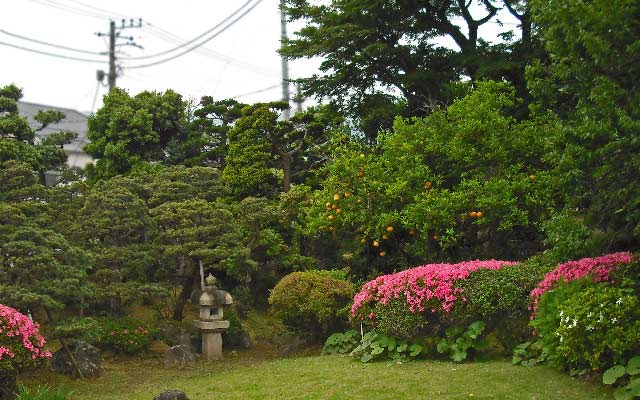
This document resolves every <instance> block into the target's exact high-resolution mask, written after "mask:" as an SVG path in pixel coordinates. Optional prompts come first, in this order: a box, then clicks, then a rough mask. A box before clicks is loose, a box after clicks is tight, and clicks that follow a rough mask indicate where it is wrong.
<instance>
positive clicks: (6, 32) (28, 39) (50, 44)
mask: <svg viewBox="0 0 640 400" xmlns="http://www.w3.org/2000/svg"><path fill="white" fill-rule="evenodd" d="M0 32H1V33H4V34H5V35H8V36H13V37H16V38H18V39H22V40H27V41H29V42H34V43H38V44H43V45H45V46H51V47H57V48H59V49H64V50H70V51H75V52H78V53H84V54H91V55H98V56H100V55H104V54H102V53H99V52H97V51H89V50H82V49H76V48H73V47H67V46H62V45H59V44H54V43H49V42H44V41H42V40H38V39H33V38H30V37H27V36H22V35H18V34H16V33H11V32H8V31H5V30H4V29H0Z"/></svg>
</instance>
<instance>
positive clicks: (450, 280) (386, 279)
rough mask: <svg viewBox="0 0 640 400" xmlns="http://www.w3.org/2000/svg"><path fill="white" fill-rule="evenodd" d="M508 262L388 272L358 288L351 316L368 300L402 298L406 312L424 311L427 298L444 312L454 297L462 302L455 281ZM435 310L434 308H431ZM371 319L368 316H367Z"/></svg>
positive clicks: (439, 265) (492, 261)
mask: <svg viewBox="0 0 640 400" xmlns="http://www.w3.org/2000/svg"><path fill="white" fill-rule="evenodd" d="M513 264H515V263H514V262H510V261H497V260H487V261H480V260H476V261H465V262H461V263H458V264H427V265H423V266H421V267H416V268H412V269H408V270H406V271H402V272H398V273H395V274H391V275H383V276H380V277H378V278H376V279H374V280H372V281H369V282H367V283H366V284H365V285H364V286H363V287H362V290H361V291H360V292H359V293H358V294H356V295H355V297H354V298H353V306H352V307H351V316H352V317H355V316H356V314H357V313H358V310H359V309H360V308H361V307H363V306H364V305H366V304H369V303H370V302H380V303H382V304H387V303H388V302H389V300H391V299H393V298H395V299H398V298H401V297H402V298H403V300H404V301H405V303H406V304H407V306H408V307H409V311H410V312H412V313H415V312H417V311H420V312H423V311H425V307H426V305H427V303H428V302H430V301H431V300H434V299H435V300H436V301H437V303H438V304H439V306H434V307H438V308H439V309H440V311H443V312H444V313H445V314H446V313H449V312H450V311H451V309H452V308H453V305H454V304H455V302H456V300H457V299H458V298H460V300H462V301H466V299H465V298H464V295H462V289H460V288H456V287H455V286H454V283H455V281H457V280H460V279H466V278H467V277H468V276H469V274H470V273H471V272H473V271H477V270H479V269H494V270H495V269H500V268H501V267H504V266H506V265H513ZM431 311H432V312H436V311H437V310H436V308H432V309H431ZM369 318H372V315H371V314H370V315H369Z"/></svg>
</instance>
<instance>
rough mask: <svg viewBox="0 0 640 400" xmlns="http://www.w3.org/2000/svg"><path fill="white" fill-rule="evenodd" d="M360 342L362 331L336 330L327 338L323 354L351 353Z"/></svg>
mask: <svg viewBox="0 0 640 400" xmlns="http://www.w3.org/2000/svg"><path fill="white" fill-rule="evenodd" d="M359 343H360V333H359V332H358V331H354V330H349V331H346V332H336V333H334V334H332V335H331V336H329V337H328V338H327V341H326V342H324V346H323V347H322V354H323V355H330V354H349V353H351V351H353V349H355V348H356V347H358V344H359Z"/></svg>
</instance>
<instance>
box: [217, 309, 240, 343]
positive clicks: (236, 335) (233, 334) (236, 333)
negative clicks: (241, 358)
mask: <svg viewBox="0 0 640 400" xmlns="http://www.w3.org/2000/svg"><path fill="white" fill-rule="evenodd" d="M224 319H226V320H227V321H229V329H227V330H226V331H224V332H223V333H222V342H223V343H224V345H225V346H228V347H241V346H242V337H243V336H244V334H245V331H244V328H243V327H242V322H241V321H240V317H239V316H238V312H237V311H236V309H235V307H228V308H227V307H225V310H224Z"/></svg>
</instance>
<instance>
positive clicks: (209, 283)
mask: <svg viewBox="0 0 640 400" xmlns="http://www.w3.org/2000/svg"><path fill="white" fill-rule="evenodd" d="M217 281H218V280H217V279H216V277H215V276H213V275H212V274H211V272H209V276H207V277H206V278H205V279H204V283H205V284H206V285H207V286H215V285H216V282H217Z"/></svg>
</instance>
